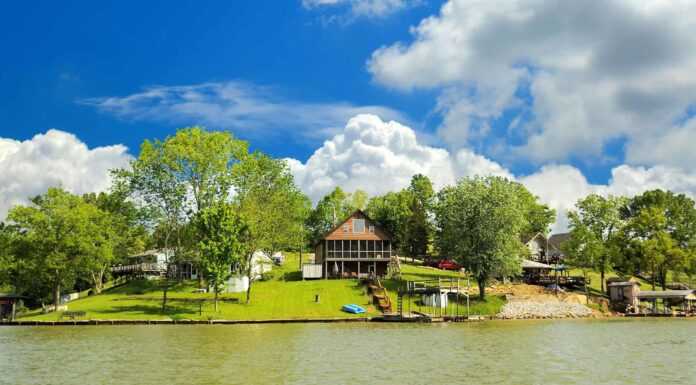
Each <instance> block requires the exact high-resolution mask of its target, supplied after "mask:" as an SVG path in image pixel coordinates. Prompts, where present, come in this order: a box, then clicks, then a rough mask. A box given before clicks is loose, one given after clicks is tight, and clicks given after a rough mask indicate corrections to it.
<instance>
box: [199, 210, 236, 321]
mask: <svg viewBox="0 0 696 385" xmlns="http://www.w3.org/2000/svg"><path fill="white" fill-rule="evenodd" d="M193 223H194V227H195V228H196V230H197V232H198V235H199V237H198V238H199V239H200V241H199V242H198V247H199V248H200V251H201V265H202V266H203V268H204V271H205V279H206V281H207V282H208V284H209V285H211V286H212V287H213V291H214V292H215V311H216V312H217V310H218V296H219V293H220V288H221V287H222V285H223V284H224V283H225V282H226V281H227V280H228V279H229V278H230V274H231V272H230V267H231V265H233V264H235V263H240V262H242V260H243V259H244V255H245V252H244V241H245V240H246V238H247V232H248V227H247V225H246V224H245V223H244V221H242V219H241V218H240V217H239V215H238V214H237V213H235V211H234V207H233V206H232V204H231V203H227V202H222V203H217V204H215V205H213V206H209V207H206V208H205V209H203V210H201V211H199V212H198V213H197V215H196V216H195V217H194V220H193Z"/></svg>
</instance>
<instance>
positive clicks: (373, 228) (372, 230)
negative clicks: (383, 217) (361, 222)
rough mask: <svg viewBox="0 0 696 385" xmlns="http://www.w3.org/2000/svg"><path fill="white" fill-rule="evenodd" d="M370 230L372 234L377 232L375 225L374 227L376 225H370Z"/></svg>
mask: <svg viewBox="0 0 696 385" xmlns="http://www.w3.org/2000/svg"><path fill="white" fill-rule="evenodd" d="M368 230H369V231H370V234H374V233H375V227H374V226H370V227H368Z"/></svg>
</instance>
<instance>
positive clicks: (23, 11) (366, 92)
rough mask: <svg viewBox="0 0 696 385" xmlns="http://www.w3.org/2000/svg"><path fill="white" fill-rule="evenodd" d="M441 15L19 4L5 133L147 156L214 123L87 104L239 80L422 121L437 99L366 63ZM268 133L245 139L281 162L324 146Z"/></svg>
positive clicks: (5, 40)
mask: <svg viewBox="0 0 696 385" xmlns="http://www.w3.org/2000/svg"><path fill="white" fill-rule="evenodd" d="M8 7H9V8H8ZM436 10H437V4H436V3H434V4H432V5H431V6H426V5H422V6H418V7H414V8H410V9H408V10H405V11H404V12H400V13H399V15H398V17H389V18H385V19H380V20H367V19H360V20H356V21H354V22H352V23H350V24H338V23H336V24H335V25H324V23H322V22H321V20H320V19H319V17H320V16H321V14H320V13H318V12H315V11H311V10H307V9H305V8H304V7H302V4H301V3H300V2H294V1H277V2H251V1H247V2H245V1H238V2H203V3H201V2H192V1H171V2H167V5H166V6H163V5H162V4H161V3H156V2H134V1H131V2H88V1H77V2H75V1H70V2H60V3H56V2H50V1H47V2H41V3H40V4H35V3H21V2H14V3H12V4H11V5H9V6H8V5H6V6H5V11H4V12H3V13H2V15H3V16H0V18H1V22H0V45H1V46H2V47H3V51H4V52H5V54H4V55H3V56H5V58H6V60H4V64H3V71H2V72H0V99H1V100H2V101H3V103H2V104H1V105H0V135H1V136H4V137H11V138H16V139H28V138H31V137H32V136H33V135H34V134H37V133H41V132H45V131H46V130H47V129H49V128H58V129H61V130H66V131H69V132H72V133H74V134H76V135H77V136H78V137H79V138H80V139H82V140H83V141H85V142H86V143H87V144H88V145H89V146H102V145H109V144H112V143H124V144H125V145H127V146H128V147H129V148H130V149H131V150H132V151H133V152H135V151H136V149H137V147H138V146H139V144H140V142H141V141H142V140H143V139H145V138H152V137H163V136H165V135H167V134H170V133H172V131H173V129H175V128H176V127H182V126H185V125H194V124H199V123H200V124H206V122H197V121H194V120H191V121H188V122H185V121H175V122H157V121H147V122H142V121H130V120H127V119H126V120H124V119H117V118H114V117H113V116H110V115H104V114H102V113H100V112H98V111H96V110H95V109H94V108H93V107H91V106H86V105H83V104H80V103H79V101H80V100H82V99H86V98H95V97H104V96H125V95H129V94H132V93H134V92H138V91H141V90H142V89H143V88H144V87H148V86H154V85H166V86H178V85H194V84H200V83H205V82H221V81H229V80H241V81H246V82H251V83H255V84H259V85H265V86H271V87H276V88H277V92H278V93H282V94H284V95H287V96H288V97H289V98H292V99H293V100H298V101H307V102H317V101H322V102H351V103H355V104H358V105H363V104H380V105H387V106H390V107H392V108H395V109H398V110H400V111H404V113H405V114H407V115H408V116H413V118H414V119H415V121H417V122H420V120H421V119H423V116H424V115H425V114H426V113H427V112H428V110H429V109H430V108H431V107H432V105H431V103H430V104H428V103H427V102H426V101H425V100H423V99H424V98H423V97H421V96H420V95H402V94H400V93H394V92H390V91H389V90H387V89H384V88H383V87H377V86H375V85H374V84H372V82H371V77H370V74H369V73H368V72H367V71H366V69H365V60H366V59H367V58H369V56H370V54H371V53H372V51H374V50H375V49H376V48H378V47H380V46H381V45H384V44H388V43H390V42H393V41H396V40H401V39H405V38H407V37H408V26H409V25H411V24H415V23H417V22H418V21H419V20H420V19H421V18H423V17H425V16H427V15H428V14H431V13H433V12H434V11H436ZM431 100H432V98H431ZM209 128H210V129H230V130H232V131H233V132H234V131H235V127H222V126H211V125H209ZM258 130H259V131H261V132H258V133H257V135H249V133H246V132H240V133H239V134H240V136H244V137H247V138H249V139H250V140H252V141H253V145H254V146H257V147H259V148H261V149H262V150H264V151H267V152H269V153H271V154H273V155H276V156H292V157H297V158H307V157H308V156H309V155H310V154H311V152H313V150H314V148H315V147H316V144H317V143H316V142H314V143H311V145H310V144H304V143H302V142H303V141H302V140H299V141H298V142H297V143H294V144H293V146H287V145H285V142H284V141H282V143H279V142H278V141H277V139H278V138H275V137H274V135H264V133H263V127H260V128H258Z"/></svg>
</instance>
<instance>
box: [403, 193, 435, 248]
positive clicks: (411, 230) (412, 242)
mask: <svg viewBox="0 0 696 385" xmlns="http://www.w3.org/2000/svg"><path fill="white" fill-rule="evenodd" d="M409 209H410V210H409V211H410V213H409V214H410V215H409V216H408V218H407V220H406V226H405V227H404V238H405V239H404V242H403V246H402V249H403V251H404V253H405V254H406V255H407V256H408V255H410V256H411V258H415V257H417V256H420V255H425V254H426V253H427V252H428V246H429V245H430V235H431V231H432V227H431V224H430V221H429V219H428V213H427V211H426V209H425V206H423V204H422V203H421V201H420V200H419V199H418V197H417V196H415V195H413V196H412V198H411V204H410V207H409Z"/></svg>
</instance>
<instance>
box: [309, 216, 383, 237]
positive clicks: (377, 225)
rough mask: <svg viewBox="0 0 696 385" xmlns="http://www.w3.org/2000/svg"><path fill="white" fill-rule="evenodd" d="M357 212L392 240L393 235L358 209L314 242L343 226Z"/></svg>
mask: <svg viewBox="0 0 696 385" xmlns="http://www.w3.org/2000/svg"><path fill="white" fill-rule="evenodd" d="M357 214H361V215H362V216H364V217H365V220H367V221H369V222H370V223H372V224H373V225H374V226H375V227H376V228H378V229H380V230H381V231H382V232H383V233H384V234H386V236H387V237H389V239H390V240H392V241H393V240H394V237H393V236H392V235H391V234H390V233H389V232H388V231H387V230H385V229H384V228H383V227H382V226H380V224H379V223H377V222H375V221H373V220H372V218H370V216H369V215H367V214H365V212H364V211H362V210H360V209H358V210H355V211H353V213H352V214H350V215H348V216H347V217H346V218H345V219H344V220H342V221H341V222H339V224H338V225H337V226H336V227H334V228H333V229H331V230H329V231H328V232H326V233H325V234H324V236H323V237H321V238H319V239H317V242H316V243H319V242H320V241H322V240H324V239H326V237H328V236H329V235H331V233H333V232H334V231H336V230H338V229H340V228H341V226H343V225H344V224H346V222H348V221H349V220H350V219H351V218H353V217H354V216H356V215H357Z"/></svg>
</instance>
